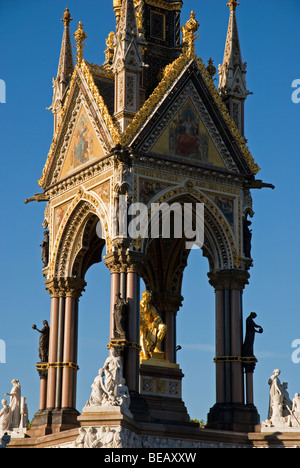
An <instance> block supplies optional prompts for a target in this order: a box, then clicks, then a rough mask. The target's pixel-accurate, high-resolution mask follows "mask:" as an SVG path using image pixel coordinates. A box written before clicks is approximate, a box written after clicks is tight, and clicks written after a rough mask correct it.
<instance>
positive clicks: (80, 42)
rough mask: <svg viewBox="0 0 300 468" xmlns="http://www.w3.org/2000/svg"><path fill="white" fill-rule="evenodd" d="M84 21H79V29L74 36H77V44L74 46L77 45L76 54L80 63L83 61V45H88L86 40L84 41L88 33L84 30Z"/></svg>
mask: <svg viewBox="0 0 300 468" xmlns="http://www.w3.org/2000/svg"><path fill="white" fill-rule="evenodd" d="M82 26H83V24H82V22H81V21H79V24H78V29H77V31H76V32H75V33H74V37H75V40H76V45H75V46H74V47H77V53H76V54H75V55H76V59H77V60H76V61H77V63H78V64H80V63H81V62H82V59H83V46H85V45H86V43H85V42H83V41H84V40H85V39H86V38H87V35H86V34H85V32H84V30H83V29H82Z"/></svg>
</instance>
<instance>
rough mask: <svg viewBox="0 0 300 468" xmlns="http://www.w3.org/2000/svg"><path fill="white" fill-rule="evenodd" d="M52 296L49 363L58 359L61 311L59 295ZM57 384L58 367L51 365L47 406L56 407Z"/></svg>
mask: <svg viewBox="0 0 300 468" xmlns="http://www.w3.org/2000/svg"><path fill="white" fill-rule="evenodd" d="M54 294H55V295H52V297H51V317H50V336H49V363H50V364H51V363H54V362H56V361H57V329H58V313H59V297H58V295H57V293H54ZM55 386H56V369H55V368H54V367H52V366H51V365H50V367H49V369H48V385H47V408H49V409H51V408H54V407H55Z"/></svg>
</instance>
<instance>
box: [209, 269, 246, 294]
mask: <svg viewBox="0 0 300 468" xmlns="http://www.w3.org/2000/svg"><path fill="white" fill-rule="evenodd" d="M207 276H208V278H209V283H210V284H211V285H212V286H213V287H214V288H215V290H225V289H230V290H233V289H236V290H239V291H243V290H244V288H245V286H246V284H249V281H248V280H249V278H250V275H249V273H248V272H247V271H245V270H215V271H211V272H210V273H208V275H207Z"/></svg>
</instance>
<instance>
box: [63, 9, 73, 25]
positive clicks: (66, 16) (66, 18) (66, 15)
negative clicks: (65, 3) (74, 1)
mask: <svg viewBox="0 0 300 468" xmlns="http://www.w3.org/2000/svg"><path fill="white" fill-rule="evenodd" d="M72 20H73V18H71V15H70V11H69V8H66V9H65V12H64V17H63V19H62V21H63V22H64V23H65V26H69V25H70V22H71V21H72Z"/></svg>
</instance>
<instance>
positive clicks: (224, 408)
mask: <svg viewBox="0 0 300 468" xmlns="http://www.w3.org/2000/svg"><path fill="white" fill-rule="evenodd" d="M259 424H260V418H259V414H258V412H257V409H256V407H255V406H254V405H243V404H240V403H229V404H224V403H222V404H218V403H217V404H215V405H214V406H213V407H212V408H211V409H210V412H209V414H208V415H207V425H206V427H207V428H208V429H216V430H225V431H236V432H245V433H247V432H254V431H255V430H256V427H257V426H258V425H259Z"/></svg>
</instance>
